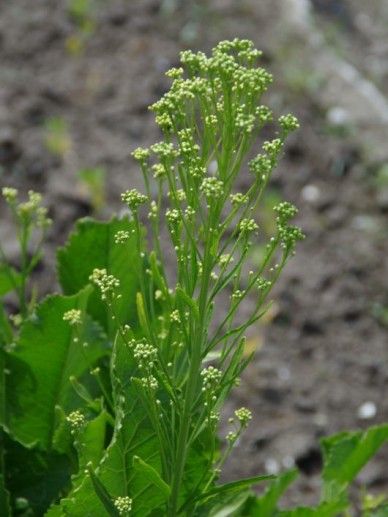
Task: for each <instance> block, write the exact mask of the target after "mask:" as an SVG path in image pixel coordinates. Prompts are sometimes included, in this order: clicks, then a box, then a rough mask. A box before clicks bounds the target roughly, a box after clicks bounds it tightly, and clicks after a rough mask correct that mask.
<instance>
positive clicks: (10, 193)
mask: <svg viewBox="0 0 388 517" xmlns="http://www.w3.org/2000/svg"><path fill="white" fill-rule="evenodd" d="M1 193H2V195H3V198H4V199H5V200H6V202H7V203H9V204H13V203H14V202H15V201H16V199H17V196H18V191H17V190H16V188H11V187H3V188H2V190H1Z"/></svg>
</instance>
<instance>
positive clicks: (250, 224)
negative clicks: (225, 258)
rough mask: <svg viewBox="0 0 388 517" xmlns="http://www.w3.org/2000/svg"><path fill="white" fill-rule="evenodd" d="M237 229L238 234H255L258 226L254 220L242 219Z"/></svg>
mask: <svg viewBox="0 0 388 517" xmlns="http://www.w3.org/2000/svg"><path fill="white" fill-rule="evenodd" d="M238 227H239V230H240V232H241V233H245V234H249V233H252V232H256V231H257V230H258V229H259V226H258V224H257V223H256V221H255V220H254V219H242V220H241V221H240V223H239V225H238Z"/></svg>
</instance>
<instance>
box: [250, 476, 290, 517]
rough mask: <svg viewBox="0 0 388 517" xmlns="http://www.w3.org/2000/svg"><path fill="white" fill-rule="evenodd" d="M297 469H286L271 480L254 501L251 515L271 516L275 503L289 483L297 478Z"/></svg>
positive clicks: (275, 506)
mask: <svg viewBox="0 0 388 517" xmlns="http://www.w3.org/2000/svg"><path fill="white" fill-rule="evenodd" d="M297 476H298V471H297V470H296V469H292V470H288V471H287V472H283V473H282V474H280V475H279V476H278V477H277V479H275V481H273V482H272V483H271V484H270V486H269V487H268V488H267V490H266V491H265V492H264V494H263V495H262V496H261V497H258V498H257V500H256V501H255V503H254V505H253V506H254V512H256V513H254V512H253V513H252V514H251V515H260V517H273V515H274V512H275V510H276V508H277V504H278V502H279V500H280V498H281V497H282V495H283V494H284V492H285V491H286V490H287V488H288V487H289V485H290V484H291V483H292V482H293V481H294V480H295V479H296V478H297Z"/></svg>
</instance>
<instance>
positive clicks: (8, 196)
mask: <svg viewBox="0 0 388 517" xmlns="http://www.w3.org/2000/svg"><path fill="white" fill-rule="evenodd" d="M2 195H3V197H4V199H5V201H6V202H7V203H8V204H9V205H10V206H13V207H15V210H16V214H17V215H18V216H19V217H20V219H21V220H22V221H23V223H26V224H31V223H34V224H35V225H36V227H37V228H42V229H45V228H48V227H49V226H50V225H51V223H52V221H51V219H50V218H49V217H48V216H47V213H48V211H47V208H46V207H44V206H42V196H41V194H39V193H38V192H34V191H33V190H29V191H28V200H27V201H25V202H24V203H19V204H16V201H17V196H18V191H17V189H15V188H11V187H3V189H2Z"/></svg>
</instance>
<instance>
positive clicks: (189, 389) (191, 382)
mask: <svg viewBox="0 0 388 517" xmlns="http://www.w3.org/2000/svg"><path fill="white" fill-rule="evenodd" d="M207 266H208V247H207V249H206V253H205V258H204V272H203V282H202V286H201V292H200V295H199V319H198V326H197V330H196V339H195V340H193V341H194V346H193V349H192V350H193V354H192V357H191V363H190V370H189V376H188V379H187V384H186V391H185V404H184V407H183V413H182V418H181V424H180V429H179V435H178V443H177V451H176V463H175V469H174V473H173V480H172V487H171V497H170V504H169V514H168V515H169V517H176V516H177V515H178V502H179V492H180V488H181V485H182V480H183V475H184V467H185V464H186V458H187V441H188V438H189V431H190V426H191V416H192V415H191V408H192V405H193V401H194V399H195V395H196V389H197V383H198V376H199V372H200V368H201V362H202V354H201V351H202V336H203V322H204V316H205V310H206V300H207V289H208V283H209V276H210V271H209V268H208V267H207Z"/></svg>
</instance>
